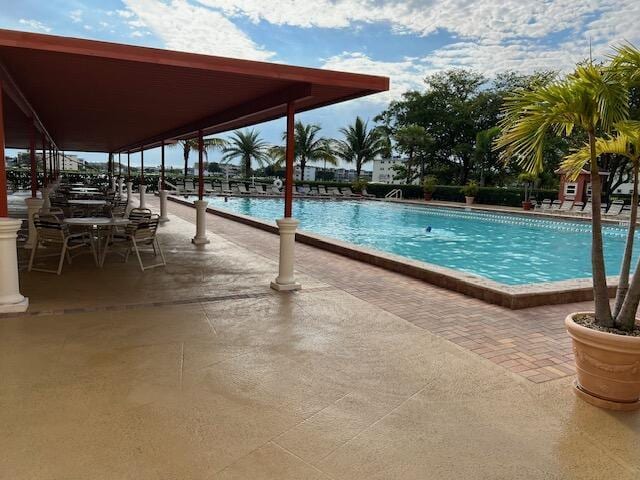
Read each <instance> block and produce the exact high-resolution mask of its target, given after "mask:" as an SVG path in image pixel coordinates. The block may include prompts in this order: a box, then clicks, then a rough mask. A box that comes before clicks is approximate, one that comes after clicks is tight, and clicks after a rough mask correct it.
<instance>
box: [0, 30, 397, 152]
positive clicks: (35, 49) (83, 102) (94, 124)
mask: <svg viewBox="0 0 640 480" xmlns="http://www.w3.org/2000/svg"><path fill="white" fill-rule="evenodd" d="M0 65H3V66H4V69H5V71H6V72H7V73H8V74H9V75H10V76H11V78H12V79H13V81H14V82H15V84H16V85H17V87H18V89H19V90H20V91H21V92H22V94H23V95H24V97H25V99H26V100H27V101H28V103H29V104H30V105H31V107H32V108H33V110H34V111H35V112H36V114H37V116H38V117H39V119H40V121H41V122H42V124H43V125H44V127H45V128H46V129H47V131H48V132H49V134H50V135H51V137H52V138H53V140H54V141H55V143H56V145H57V146H58V148H59V149H61V150H66V151H98V152H117V151H122V150H126V149H131V150H135V149H137V148H139V147H140V145H142V144H144V146H145V147H146V148H150V147H153V146H157V145H158V144H159V142H160V141H161V140H163V139H165V140H169V139H176V138H185V137H191V136H194V135H195V134H196V133H197V131H198V130H199V129H202V130H203V131H204V134H205V135H206V134H211V133H217V132H221V131H226V130H231V129H236V128H241V127H245V126H248V125H253V124H256V123H260V122H264V121H267V120H272V119H275V118H279V117H282V116H284V115H285V114H286V102H287V100H289V99H291V98H292V97H294V98H295V99H296V101H295V105H296V111H305V110H311V109H313V108H318V107H321V106H325V105H330V104H334V103H338V102H341V101H344V100H348V99H352V98H357V97H361V96H364V95H369V94H372V93H377V92H382V91H385V90H388V88H389V80H388V78H385V77H377V76H371V75H358V74H352V73H343V72H334V71H329V70H320V69H310V68H301V67H291V66H287V65H280V64H271V63H264V62H252V61H246V60H236V59H229V58H223V57H212V56H207V55H195V54H189V53H182V52H174V51H168V50H158V49H150V48H142V47H134V46H128V45H120V44H113V43H104V42H95V41H89V40H80V39H73V38H64V37H55V36H50V35H40V34H32V33H23V32H14V31H8V30H0ZM3 99H4V115H5V136H6V145H7V147H9V148H28V146H29V138H30V132H31V126H30V125H31V123H30V122H29V121H28V119H27V118H28V117H26V116H25V114H24V113H23V111H21V109H20V108H18V106H17V104H16V103H14V101H13V100H12V98H10V96H9V95H7V92H6V91H5V95H4V97H3ZM39 143H40V141H39V140H38V144H39ZM38 146H39V145H38Z"/></svg>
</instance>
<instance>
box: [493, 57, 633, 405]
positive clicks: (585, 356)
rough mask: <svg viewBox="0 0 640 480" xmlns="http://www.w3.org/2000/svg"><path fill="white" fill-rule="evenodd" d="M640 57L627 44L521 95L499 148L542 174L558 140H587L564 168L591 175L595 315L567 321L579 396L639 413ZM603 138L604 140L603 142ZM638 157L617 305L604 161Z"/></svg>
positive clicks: (510, 108) (508, 113)
mask: <svg viewBox="0 0 640 480" xmlns="http://www.w3.org/2000/svg"><path fill="white" fill-rule="evenodd" d="M638 72H640V51H638V50H637V49H636V48H635V47H633V46H631V45H628V46H624V47H621V48H619V49H617V50H616V55H615V56H614V57H613V58H612V60H611V62H609V63H608V64H607V65H604V66H596V65H594V64H592V63H586V64H583V65H580V66H578V67H577V68H576V69H575V71H574V72H573V73H572V74H571V75H569V76H567V77H566V78H564V79H562V80H559V81H555V82H552V83H550V84H548V85H544V86H540V87H538V88H535V89H532V90H526V91H525V90H523V91H518V92H515V93H514V94H513V95H512V96H511V97H510V98H509V99H508V100H507V101H506V104H505V107H504V114H505V116H504V118H503V121H502V124H501V127H502V133H501V136H500V138H499V139H498V141H497V142H496V148H497V149H499V150H501V156H502V157H503V159H504V160H508V159H515V160H516V161H518V162H519V163H520V164H521V165H522V166H523V167H525V169H526V170H528V171H530V172H533V173H538V172H540V171H542V161H543V158H542V152H543V147H544V144H545V142H546V141H547V139H549V138H550V136H551V135H553V134H556V135H569V134H571V132H572V130H573V129H581V130H582V131H584V133H586V135H587V137H588V143H587V144H586V145H585V147H584V148H583V149H582V150H579V151H578V152H575V153H573V154H571V155H569V156H568V157H567V158H565V160H564V162H563V167H564V168H565V169H566V170H567V171H569V172H574V174H577V172H578V171H579V170H580V169H582V168H588V169H589V171H590V173H591V191H592V196H591V201H592V212H593V213H592V218H591V264H592V278H593V297H594V307H595V308H594V311H593V312H575V313H572V314H570V315H568V316H567V317H566V318H565V326H566V328H567V331H568V333H569V336H570V337H571V339H572V342H573V351H574V354H575V362H576V371H577V379H576V383H575V392H576V393H577V394H578V395H579V396H580V397H581V398H583V399H584V400H586V401H588V402H589V403H592V404H594V405H598V406H600V407H603V408H609V409H616V410H635V409H638V408H640V328H639V326H638V324H637V321H636V314H637V311H638V304H639V303H640V264H639V265H636V268H635V272H634V273H633V275H631V273H630V272H631V257H632V252H633V241H634V233H635V227H636V221H637V205H638V175H637V171H638V156H639V155H638V152H640V122H638V121H633V120H630V118H629V98H630V89H631V88H632V87H634V86H636V85H637V82H638V81H640V75H639V74H638ZM598 135H602V136H601V137H598ZM611 149H616V150H615V151H616V152H617V153H619V152H625V153H624V154H625V155H627V156H628V157H629V158H631V159H632V165H633V169H634V188H633V195H632V197H633V198H632V210H631V213H630V216H631V218H630V222H629V228H628V232H627V242H626V246H625V250H624V252H623V256H622V263H621V267H620V274H619V280H618V286H617V291H616V299H615V303H614V306H613V309H612V307H611V304H610V301H609V290H608V285H607V276H606V271H605V262H604V253H603V238H602V222H601V210H600V205H601V195H602V185H601V179H600V174H599V173H600V171H599V164H598V161H599V160H600V158H599V156H600V155H601V154H603V153H607V151H608V150H611Z"/></svg>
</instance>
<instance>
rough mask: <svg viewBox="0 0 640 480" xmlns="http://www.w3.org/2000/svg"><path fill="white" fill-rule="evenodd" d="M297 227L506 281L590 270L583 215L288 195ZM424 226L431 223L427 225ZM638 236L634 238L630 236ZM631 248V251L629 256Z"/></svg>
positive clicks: (611, 257) (615, 240)
mask: <svg viewBox="0 0 640 480" xmlns="http://www.w3.org/2000/svg"><path fill="white" fill-rule="evenodd" d="M209 204H210V206H212V207H215V208H221V209H225V210H228V211H231V212H235V213H241V214H243V215H248V216H251V217H255V218H259V219H263V220H271V221H273V220H275V219H277V218H281V217H282V212H283V208H284V205H283V200H282V199H260V198H229V200H228V202H225V201H224V199H223V198H220V197H212V198H210V199H209ZM293 216H294V217H295V218H297V219H298V220H300V227H299V228H300V229H302V230H306V231H308V232H313V233H317V234H320V235H325V236H327V237H333V238H336V239H339V240H342V241H345V242H350V243H353V244H356V245H360V246H365V247H369V248H373V249H376V250H380V251H383V252H387V253H393V254H396V255H401V256H403V257H407V258H410V259H414V260H420V261H423V262H428V263H432V264H435V265H439V266H443V267H448V268H451V269H454V270H458V271H462V272H467V273H471V274H474V275H479V276H481V277H485V278H488V279H490V280H493V281H496V282H499V283H502V284H506V285H523V284H531V283H542V282H552V281H560V280H569V279H579V278H587V277H590V276H591V261H590V248H591V247H590V246H591V233H590V232H591V228H590V225H589V224H588V223H584V222H571V221H564V220H554V219H546V218H541V217H536V218H533V217H528V216H527V217H525V216H519V215H507V214H499V213H491V212H480V211H477V210H474V211H471V210H464V209H456V208H442V207H420V206H411V205H403V204H391V203H383V202H371V201H327V200H302V199H296V200H294V206H293ZM427 227H431V231H430V232H427ZM603 235H604V243H605V261H606V267H607V275H616V274H617V273H618V272H619V268H620V259H621V256H622V252H623V250H624V243H625V238H626V229H625V228H622V227H617V226H605V227H603ZM636 242H637V243H640V241H639V240H637V241H636ZM639 252H640V250H639V249H635V251H634V260H637V257H638V253H639Z"/></svg>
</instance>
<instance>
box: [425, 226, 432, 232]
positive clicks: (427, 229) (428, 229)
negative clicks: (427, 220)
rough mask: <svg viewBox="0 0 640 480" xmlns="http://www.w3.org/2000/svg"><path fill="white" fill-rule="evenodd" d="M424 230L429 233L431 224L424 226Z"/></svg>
mask: <svg viewBox="0 0 640 480" xmlns="http://www.w3.org/2000/svg"><path fill="white" fill-rule="evenodd" d="M425 231H426V232H427V233H430V232H431V225H429V226H427V228H425Z"/></svg>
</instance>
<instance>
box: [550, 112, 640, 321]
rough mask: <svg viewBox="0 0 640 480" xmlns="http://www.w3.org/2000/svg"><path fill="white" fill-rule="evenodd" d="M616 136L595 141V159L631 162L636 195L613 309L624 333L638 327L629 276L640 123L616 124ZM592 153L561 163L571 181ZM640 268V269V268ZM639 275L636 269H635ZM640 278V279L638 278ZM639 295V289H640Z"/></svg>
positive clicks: (639, 164) (585, 151)
mask: <svg viewBox="0 0 640 480" xmlns="http://www.w3.org/2000/svg"><path fill="white" fill-rule="evenodd" d="M615 128H616V135H615V136H612V137H607V138H598V139H596V155H597V156H598V157H600V156H601V155H620V156H622V157H626V158H628V159H629V161H630V162H631V165H632V167H631V169H632V172H633V173H632V178H633V191H632V194H631V212H630V216H629V227H628V229H627V241H626V245H625V249H624V254H623V256H622V265H621V266H620V278H619V280H618V288H617V289H616V301H615V305H614V308H613V318H614V323H615V324H617V325H619V326H621V327H622V328H624V329H628V330H631V329H632V328H633V324H634V323H635V311H636V310H637V309H638V302H639V301H640V296H638V295H628V293H629V292H630V290H631V289H630V286H629V274H630V271H631V257H632V255H633V241H634V238H635V231H636V222H637V219H638V169H639V168H640V122H638V121H625V122H620V123H617V124H616V126H615ZM590 157H591V149H590V146H589V145H585V146H584V147H583V148H581V149H580V150H578V151H577V152H575V153H572V154H571V155H569V156H567V157H566V159H565V160H564V161H563V162H562V168H563V170H564V171H565V172H566V175H567V176H568V177H569V178H577V176H578V174H579V173H580V171H581V170H582V169H583V168H584V167H585V165H586V164H587V163H588V162H589V160H590ZM639 267H640V266H639ZM636 271H637V269H636ZM639 278H640V277H639ZM638 293H640V289H638Z"/></svg>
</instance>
